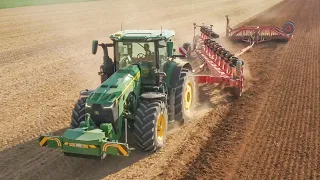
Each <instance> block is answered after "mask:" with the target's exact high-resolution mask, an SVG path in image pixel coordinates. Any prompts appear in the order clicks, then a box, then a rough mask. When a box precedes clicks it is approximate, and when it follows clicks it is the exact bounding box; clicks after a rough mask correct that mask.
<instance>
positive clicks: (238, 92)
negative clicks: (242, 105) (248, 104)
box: [233, 87, 242, 98]
mask: <svg viewBox="0 0 320 180" xmlns="http://www.w3.org/2000/svg"><path fill="white" fill-rule="evenodd" d="M241 95H242V89H241V88H240V87H235V88H234V89H233V96H234V97H235V98H239V97H241Z"/></svg>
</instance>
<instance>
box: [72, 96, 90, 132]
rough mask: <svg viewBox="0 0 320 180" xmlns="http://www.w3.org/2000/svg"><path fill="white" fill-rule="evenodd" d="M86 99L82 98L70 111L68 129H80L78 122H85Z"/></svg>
mask: <svg viewBox="0 0 320 180" xmlns="http://www.w3.org/2000/svg"><path fill="white" fill-rule="evenodd" d="M86 100H87V97H82V98H80V99H78V101H77V102H76V104H75V105H74V108H73V110H72V116H71V123H70V128H71V129H74V128H78V127H80V122H82V121H84V120H85V106H86Z"/></svg>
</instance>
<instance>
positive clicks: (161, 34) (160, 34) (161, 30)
mask: <svg viewBox="0 0 320 180" xmlns="http://www.w3.org/2000/svg"><path fill="white" fill-rule="evenodd" d="M160 36H162V26H161V33H160Z"/></svg>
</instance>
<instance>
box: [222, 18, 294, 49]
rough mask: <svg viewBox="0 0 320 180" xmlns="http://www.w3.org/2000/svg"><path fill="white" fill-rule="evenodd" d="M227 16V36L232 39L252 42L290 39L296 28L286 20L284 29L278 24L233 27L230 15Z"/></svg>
mask: <svg viewBox="0 0 320 180" xmlns="http://www.w3.org/2000/svg"><path fill="white" fill-rule="evenodd" d="M226 18H227V27H226V36H227V37H229V38H230V39H232V40H238V41H244V42H249V43H250V44H252V43H256V44H257V43H260V42H265V41H271V40H281V41H289V40H290V39H291V38H292V37H293V32H294V29H295V26H294V22H292V21H287V22H285V23H284V25H283V28H282V29H280V28H279V27H276V26H241V27H238V28H235V29H232V28H231V27H230V20H229V17H228V16H226Z"/></svg>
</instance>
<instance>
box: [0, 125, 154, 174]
mask: <svg viewBox="0 0 320 180" xmlns="http://www.w3.org/2000/svg"><path fill="white" fill-rule="evenodd" d="M66 129H67V128H64V129H61V130H58V131H55V132H52V133H50V134H53V135H62V134H63V132H64V131H65V130H66ZM132 139H133V134H132V132H129V133H128V142H129V145H132V147H135V146H134V145H133V142H134V141H133V140H132ZM151 154H152V153H147V152H141V151H139V150H133V151H132V152H131V153H130V155H129V156H127V157H124V156H112V155H107V157H106V158H105V159H103V160H97V159H85V158H80V157H68V156H65V155H64V154H63V153H62V151H61V149H51V148H45V147H40V146H39V142H38V140H37V139H32V140H29V141H27V142H24V143H21V144H18V145H16V146H14V147H11V148H8V149H5V150H3V151H1V152H0V167H1V171H0V174H1V175H0V179H2V178H5V179H6V178H8V179H21V178H26V177H25V176H26V175H27V176H28V178H29V177H30V176H31V177H30V178H31V179H33V180H34V179H51V178H53V177H54V178H58V179H60V178H59V177H60V176H62V177H63V179H103V178H104V177H106V176H108V175H111V174H113V173H116V172H118V171H120V170H122V169H124V168H126V167H128V166H130V165H132V164H134V163H136V162H138V161H140V160H142V159H144V158H146V157H148V156H150V155H151ZM27 162H32V163H31V164H29V163H27ZM26 163H27V164H29V165H28V168H27V169H28V171H26V168H25V164H26ZM13 170H14V173H9V172H10V171H11V172H12V171H13ZM56 175H58V177H55V176H56ZM2 176H3V177H2ZM11 176H13V177H11ZM17 176H18V178H17Z"/></svg>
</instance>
